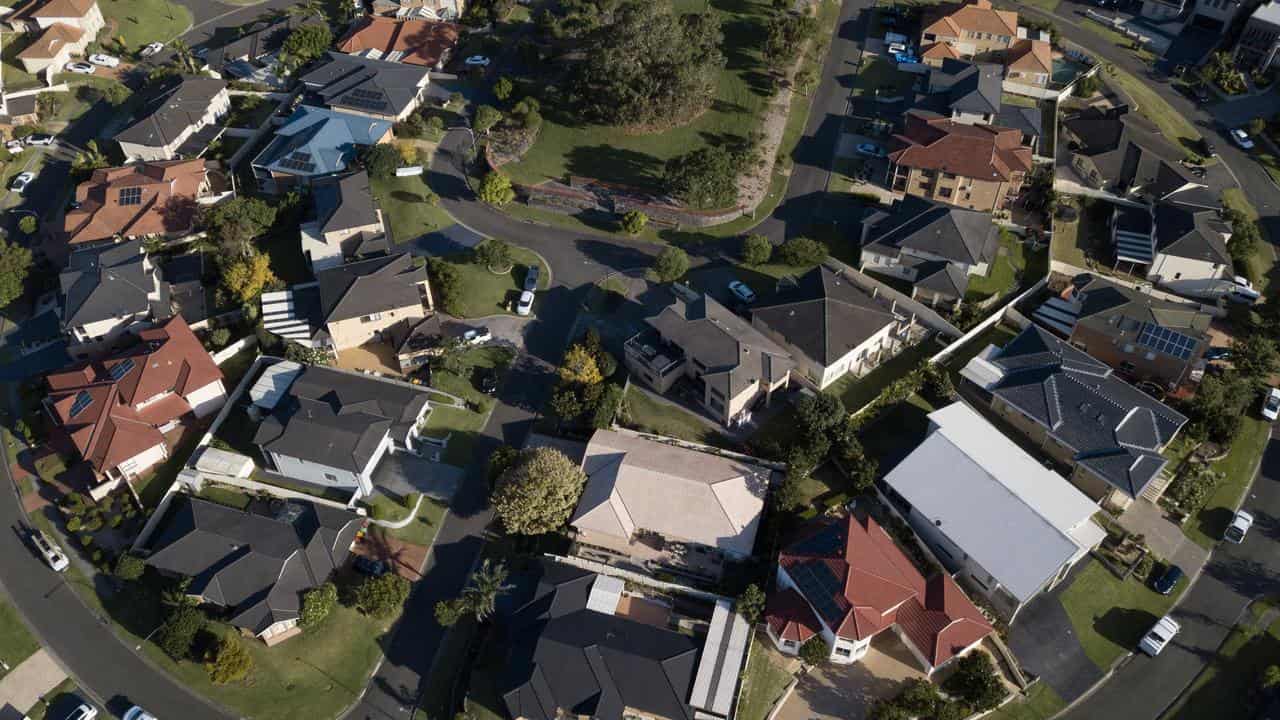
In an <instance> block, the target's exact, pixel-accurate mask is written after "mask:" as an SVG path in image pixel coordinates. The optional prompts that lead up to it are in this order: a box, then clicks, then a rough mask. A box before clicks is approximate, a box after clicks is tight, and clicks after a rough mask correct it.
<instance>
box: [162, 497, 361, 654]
mask: <svg viewBox="0 0 1280 720" xmlns="http://www.w3.org/2000/svg"><path fill="white" fill-rule="evenodd" d="M360 524H361V520H360V516H358V515H356V514H355V513H352V512H347V511H345V510H339V509H337V508H332V507H329V506H325V505H317V504H315V503H311V502H307V501H299V500H290V501H289V502H288V503H286V504H285V506H284V508H283V509H282V510H281V511H280V512H279V513H278V514H277V515H275V516H274V517H268V516H265V515H259V514H256V513H252V512H246V511H242V510H237V509H235V508H231V507H227V506H225V505H219V504H217V503H212V502H209V501H207V500H201V499H199V498H193V497H191V496H189V495H186V494H179V495H178V496H177V497H175V498H174V501H173V503H172V505H171V506H170V508H169V510H168V511H167V512H166V514H165V517H164V519H163V520H162V521H161V524H160V525H159V527H158V528H157V530H156V534H155V536H154V537H155V539H154V540H153V541H152V542H151V545H150V549H151V555H150V556H149V557H148V558H147V564H149V565H151V566H152V567H155V568H158V569H160V570H164V571H166V572H171V573H177V574H179V575H183V576H186V577H190V578H191V579H192V580H191V586H190V588H189V591H190V592H191V593H193V594H198V595H201V596H203V597H205V598H206V599H208V600H209V601H210V602H213V603H217V604H218V605H222V606H224V607H226V608H228V609H229V610H231V612H232V615H231V619H230V622H231V624H232V625H235V626H237V627H242V628H246V629H248V630H250V631H252V632H254V633H260V632H262V631H263V630H266V629H267V628H268V627H269V626H270V625H272V624H273V623H276V622H281V621H285V620H292V619H296V618H297V617H298V616H299V612H300V610H301V607H302V593H303V592H305V591H306V590H309V589H311V588H313V587H315V586H317V585H319V584H321V583H323V582H324V581H325V580H326V579H328V577H329V575H330V574H331V573H332V572H333V571H334V570H335V569H336V568H338V567H340V566H341V565H342V564H343V563H344V562H345V561H346V558H347V551H348V549H349V548H350V547H351V543H352V541H353V540H354V539H355V533H356V531H357V530H358V529H359V526H360Z"/></svg>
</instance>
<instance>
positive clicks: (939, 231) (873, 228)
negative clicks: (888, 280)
mask: <svg viewBox="0 0 1280 720" xmlns="http://www.w3.org/2000/svg"><path fill="white" fill-rule="evenodd" d="M863 245H864V246H866V247H868V249H871V250H873V251H874V252H877V253H880V254H882V255H891V256H896V255H897V254H898V250H899V249H902V248H905V249H912V250H918V251H921V252H925V253H928V254H929V255H935V256H938V257H942V258H946V259H947V260H952V261H955V262H960V263H964V264H966V265H977V264H980V263H985V262H991V261H992V260H994V259H995V257H996V251H997V250H998V249H999V247H1000V229H999V228H998V227H996V225H995V223H993V222H991V215H990V214H988V213H984V212H979V211H977V210H965V209H963V208H958V207H955V206H954V205H943V204H938V203H933V202H930V201H928V200H926V199H924V198H919V197H915V196H914V195H908V196H907V197H905V198H904V199H902V200H899V201H898V202H896V203H894V205H893V209H892V210H891V211H890V212H888V213H885V212H881V211H875V212H872V213H871V214H870V215H868V217H867V218H865V219H864V221H863Z"/></svg>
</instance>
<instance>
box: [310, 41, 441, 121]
mask: <svg viewBox="0 0 1280 720" xmlns="http://www.w3.org/2000/svg"><path fill="white" fill-rule="evenodd" d="M328 58H329V61H328V62H326V63H325V64H324V65H321V66H320V67H318V68H316V69H315V70H312V71H311V72H308V73H307V74H305V75H303V76H302V78H301V80H302V82H303V84H304V85H306V86H307V89H308V90H310V91H312V92H315V93H316V94H318V95H319V96H320V98H321V101H322V102H323V104H324V105H325V106H327V107H331V108H337V109H339V110H354V111H356V112H367V113H374V114H378V115H388V116H393V117H394V116H398V115H399V114H400V113H401V112H403V111H405V110H406V109H408V108H410V107H412V106H413V105H414V104H415V103H416V102H417V99H418V95H419V94H420V93H421V92H422V91H423V88H424V87H426V79H427V74H428V69H427V68H425V67H422V66H419V65H406V64H403V63H395V62H387V61H385V60H373V59H370V58H363V57H357V56H355V55H346V54H343V53H338V52H333V51H329V53H328Z"/></svg>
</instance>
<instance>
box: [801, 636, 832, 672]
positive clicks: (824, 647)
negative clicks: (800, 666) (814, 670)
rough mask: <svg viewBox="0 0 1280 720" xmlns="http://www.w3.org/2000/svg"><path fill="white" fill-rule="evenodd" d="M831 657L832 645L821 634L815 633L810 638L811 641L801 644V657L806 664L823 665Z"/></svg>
mask: <svg viewBox="0 0 1280 720" xmlns="http://www.w3.org/2000/svg"><path fill="white" fill-rule="evenodd" d="M830 657H831V646H830V645H828V644H827V641H826V640H823V639H822V636H821V635H815V636H814V637H811V638H809V641H808V642H806V643H805V644H803V645H801V646H800V659H801V660H803V661H804V662H805V664H806V665H821V664H823V663H825V662H826V661H827V659H828V658H830Z"/></svg>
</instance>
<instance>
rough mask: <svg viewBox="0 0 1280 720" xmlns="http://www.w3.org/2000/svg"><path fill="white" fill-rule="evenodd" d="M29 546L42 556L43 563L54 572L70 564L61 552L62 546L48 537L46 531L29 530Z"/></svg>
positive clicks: (64, 568)
mask: <svg viewBox="0 0 1280 720" xmlns="http://www.w3.org/2000/svg"><path fill="white" fill-rule="evenodd" d="M31 546H32V547H34V548H35V549H36V552H38V553H40V557H42V558H44V561H45V563H46V564H47V565H48V566H49V567H51V568H53V569H54V571H55V572H62V571H63V570H66V569H67V567H68V566H69V565H70V564H71V563H69V562H68V561H67V555H66V553H64V552H62V548H60V547H58V544H57V543H55V542H54V541H53V538H51V537H49V535H48V533H46V532H45V531H43V530H32V531H31Z"/></svg>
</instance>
